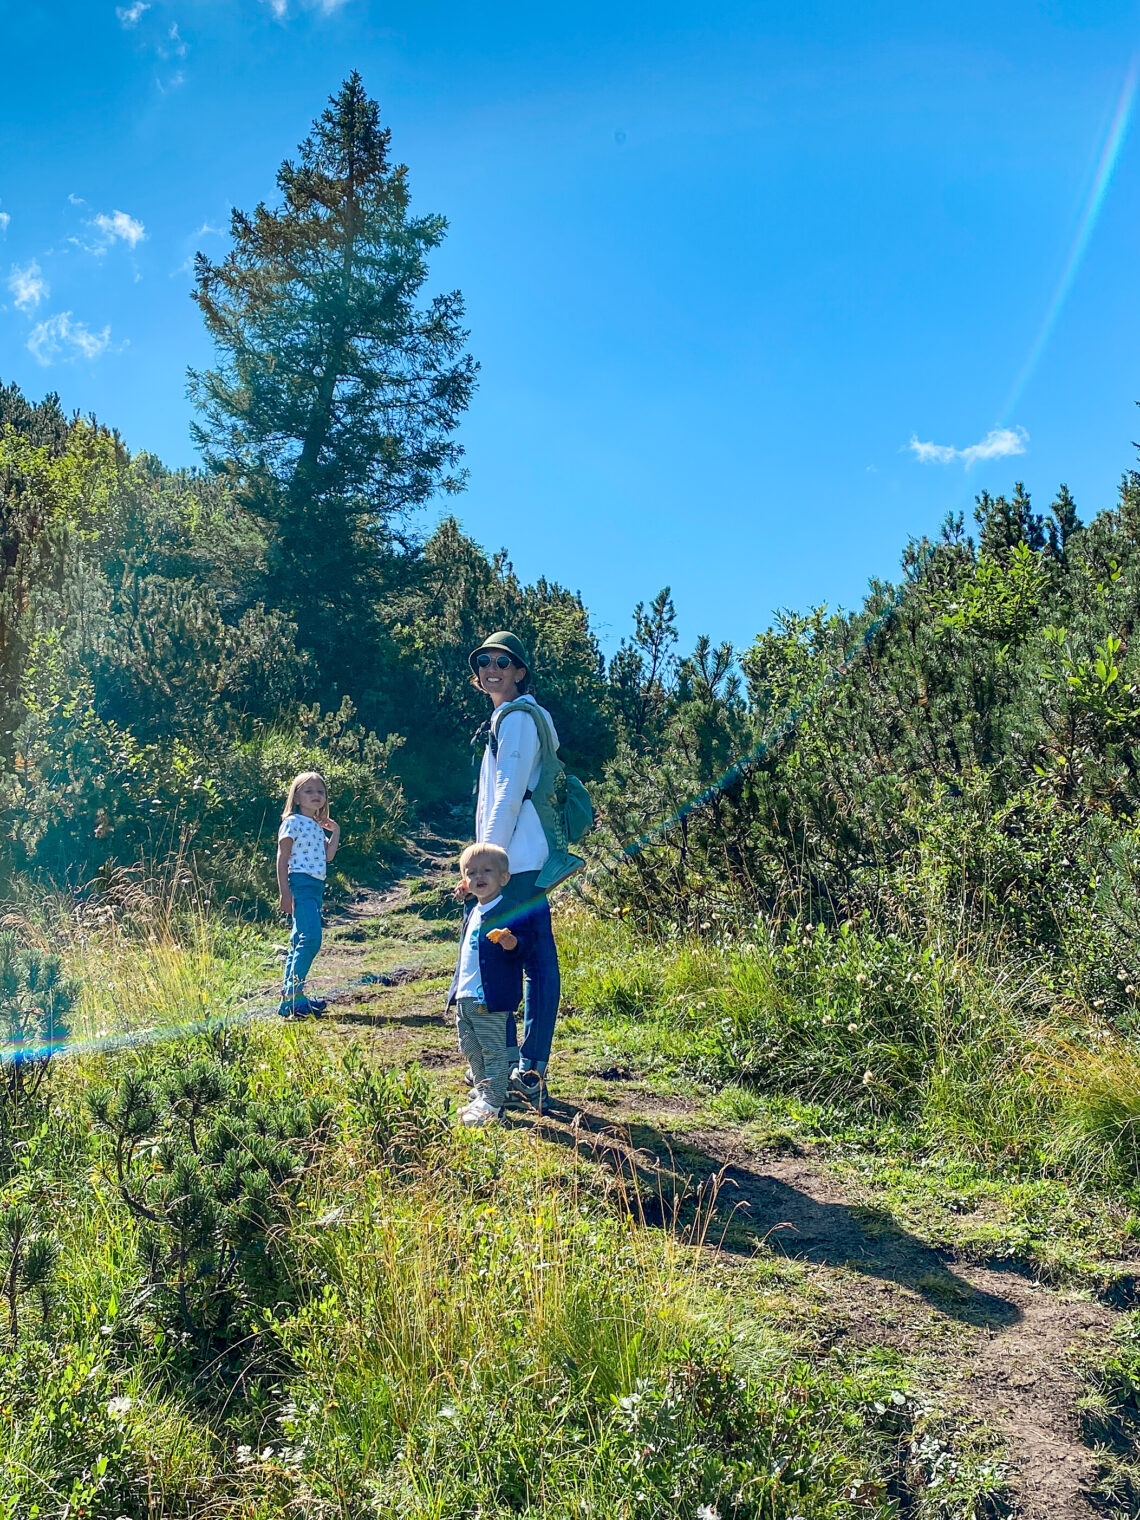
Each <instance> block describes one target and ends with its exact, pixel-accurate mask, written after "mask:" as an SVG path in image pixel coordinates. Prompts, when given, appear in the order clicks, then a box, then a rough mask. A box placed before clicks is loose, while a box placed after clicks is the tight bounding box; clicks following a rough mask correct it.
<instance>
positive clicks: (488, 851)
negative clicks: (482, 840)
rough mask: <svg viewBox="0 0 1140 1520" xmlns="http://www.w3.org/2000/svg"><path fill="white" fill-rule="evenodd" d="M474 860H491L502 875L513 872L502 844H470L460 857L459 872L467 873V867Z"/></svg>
mask: <svg viewBox="0 0 1140 1520" xmlns="http://www.w3.org/2000/svg"><path fill="white" fill-rule="evenodd" d="M473 860H489V861H490V862H491V863H492V865H493V866H494V867H495V869H496V871H498V873H499V875H500V876H509V875H510V874H511V862H510V859H509V857H508V855H507V852H506V850H504V849H503V847H502V845H501V844H469V845H468V846H467V848H466V849H465V850H464V852H463V854H462V855H461V856H460V857H459V872H460V875H461V876H466V875H467V867H468V866H469V865H470V864H471V862H472V861H473Z"/></svg>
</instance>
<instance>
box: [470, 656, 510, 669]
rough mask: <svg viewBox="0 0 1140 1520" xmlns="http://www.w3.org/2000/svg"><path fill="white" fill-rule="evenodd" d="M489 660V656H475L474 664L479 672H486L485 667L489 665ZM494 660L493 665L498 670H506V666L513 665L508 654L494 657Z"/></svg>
mask: <svg viewBox="0 0 1140 1520" xmlns="http://www.w3.org/2000/svg"><path fill="white" fill-rule="evenodd" d="M491 658H492V657H491V656H490V655H489V654H477V655H476V656H475V663H476V665H478V667H479V669H480V670H486V668H487V666H488V665H489V664H490V663H491ZM494 660H495V664H496V665H497V666H498V667H499V669H500V670H506V668H507V666H508V665H513V664H514V663H515V662H514V660H512V659H511V657H510V655H509V654H498V655H495V656H494Z"/></svg>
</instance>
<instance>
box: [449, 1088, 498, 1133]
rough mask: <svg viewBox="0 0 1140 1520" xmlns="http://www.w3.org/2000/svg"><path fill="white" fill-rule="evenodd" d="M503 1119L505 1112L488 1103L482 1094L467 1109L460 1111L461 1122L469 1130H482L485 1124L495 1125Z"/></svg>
mask: <svg viewBox="0 0 1140 1520" xmlns="http://www.w3.org/2000/svg"><path fill="white" fill-rule="evenodd" d="M502 1117H503V1110H502V1109H501V1108H496V1107H495V1105H494V1104H493V1103H488V1102H487V1100H486V1098H485V1097H484V1096H483V1094H482V1093H480V1094H479V1096H478V1097H477V1098H476V1099H475V1101H474V1103H469V1104H468V1105H467V1107H466V1108H461V1109H460V1110H459V1122H460V1123H461V1124H465V1125H466V1126H467V1127H468V1129H476V1128H481V1127H482V1126H483V1125H484V1124H494V1123H496V1121H498V1120H499V1119H501V1118H502Z"/></svg>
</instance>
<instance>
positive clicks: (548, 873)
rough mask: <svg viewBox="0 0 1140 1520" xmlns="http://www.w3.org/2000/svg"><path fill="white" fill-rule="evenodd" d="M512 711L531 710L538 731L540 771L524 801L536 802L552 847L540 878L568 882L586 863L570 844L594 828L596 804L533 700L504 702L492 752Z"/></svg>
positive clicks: (490, 732) (490, 730)
mask: <svg viewBox="0 0 1140 1520" xmlns="http://www.w3.org/2000/svg"><path fill="white" fill-rule="evenodd" d="M512 712H525V713H529V714H530V716H531V718H532V719H533V720H534V725H535V727H536V728H537V730H538V742H539V748H540V761H539V763H540V766H541V770H540V773H539V778H538V782H537V784H536V785H535V788H534V790H533V792H531V791H528V792H527V793H526V797H525V798H524V799H523V800H524V801H525V800H527V799H528V798H529V799H530V800H531V801H532V802H533V803H534V806H535V811H536V812H537V813H538V817H539V821H540V822H541V824H542V828H543V832H544V833H545V835H546V842H547V844H548V845H549V846H550V859H549V860H548V861H547V863H546V865H545V866H544V867H543V869H542V871H541V872H540V873H539V880H538V885H539V886H540V887H544V888H548V887H552V886H556V885H557V884H558V882H559V881H565V879H566V877H567V876H570V875H571V874H572V873H573V872H574V871H576V870H578V869H579V867H580V866H583V865H585V861H584V860H582V859H580V858H579V857H578V856H577V855H571V854H570V852H569V849H568V846H569V845H571V844H574V843H575V842H576V841H577V840H579V839H581V838H583V836H584V835H586V834H588V833H589V831H590V829H591V828H592V827H593V823H594V805H593V803H592V802H591V801H590V794H589V792H588V791H587V790H586V788H585V787H584V786H583V785H582V783H581V781H579V779H578V777H577V776H572V775H571V774H570V772H569V771H568V770H567V769H566V767H565V766H564V765H563V763H562V761H561V760H560V759H559V758H558V746H557V744H556V743H555V739H554V730H553V727H552V725H551V723H550V721H549V719H548V718H547V716H546V714H545V713H544V712H543V711H542V709H541V708H540V707H538V706H537V704H536V703H535V702H533V701H529V702H528V701H526V700H525V699H523V700H520V701H515V702H504V703H503V705H502V707H497V708H496V709H495V711H494V712H493V713H492V714H491V718H490V721H489V723H488V724H487V743H488V744H489V745H490V747H491V753H492V755H494V756H496V758H497V757H498V753H499V725H500V724H501V723H502V721H503V719H504V718H505V717H506V716H507V714H508V713H512Z"/></svg>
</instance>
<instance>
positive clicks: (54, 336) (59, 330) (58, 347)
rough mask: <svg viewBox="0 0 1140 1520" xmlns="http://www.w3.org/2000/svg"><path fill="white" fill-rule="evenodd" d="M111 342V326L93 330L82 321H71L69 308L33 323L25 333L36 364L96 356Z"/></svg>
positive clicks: (94, 357) (95, 357)
mask: <svg viewBox="0 0 1140 1520" xmlns="http://www.w3.org/2000/svg"><path fill="white" fill-rule="evenodd" d="M110 341H111V329H110V327H105V328H104V329H103V331H102V332H97V333H93V332H91V331H90V330H89V329H88V328H86V327H84V325H83V323H82V322H73V321H72V319H71V313H70V312H69V311H60V312H57V313H56V315H55V316H54V317H48V319H47V321H46V322H37V323H36V325H35V327H33V328H32V330H31V332H30V333H29V334H28V350H29V352H30V353H31V355H32V357H33V358H34V359H35V360H36V361H37V362H38V363H40V364H43V365H48V364H51V363H52V362H53V361H54V360H56V359H64V360H67V359H77V358H79V357H80V356H82V357H83V358H84V359H97V358H98V357H99V355H100V354H101V353H102V352H103V351H104V349H105V348H106V347H107V345H108V344H109V343H110Z"/></svg>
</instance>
